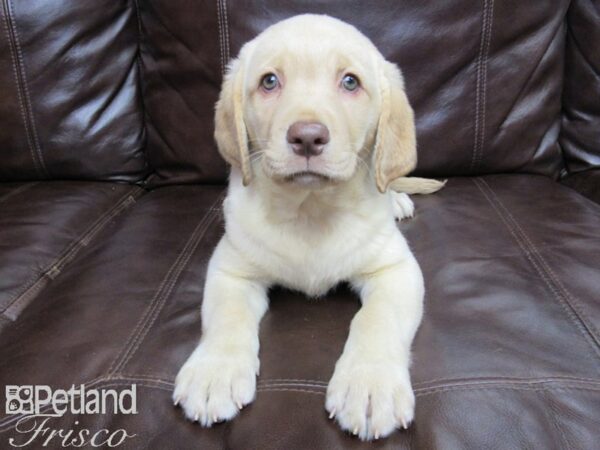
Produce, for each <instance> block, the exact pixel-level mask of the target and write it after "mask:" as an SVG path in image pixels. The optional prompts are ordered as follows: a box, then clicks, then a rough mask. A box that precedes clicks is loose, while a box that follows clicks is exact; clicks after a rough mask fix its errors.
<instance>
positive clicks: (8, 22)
mask: <svg viewBox="0 0 600 450" xmlns="http://www.w3.org/2000/svg"><path fill="white" fill-rule="evenodd" d="M3 7H4V27H5V30H6V39H7V41H8V44H9V47H10V58H11V62H12V71H13V76H14V78H15V84H16V85H17V98H18V99H19V106H20V112H21V119H22V120H23V126H24V128H25V137H26V138H27V146H28V147H29V154H30V155H31V160H32V161H33V166H34V167H35V170H36V172H37V173H38V175H41V169H40V167H39V164H38V161H37V159H36V157H35V152H34V150H33V145H32V142H31V135H30V134H29V122H27V117H26V115H25V107H24V105H23V93H22V92H21V80H20V78H19V72H18V68H17V51H16V48H15V45H14V37H13V36H14V35H13V31H12V17H11V12H10V10H9V6H8V0H4V2H3Z"/></svg>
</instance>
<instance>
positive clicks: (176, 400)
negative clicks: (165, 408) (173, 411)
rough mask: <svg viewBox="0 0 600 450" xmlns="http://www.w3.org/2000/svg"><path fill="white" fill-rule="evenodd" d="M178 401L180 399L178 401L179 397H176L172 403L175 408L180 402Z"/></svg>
mask: <svg viewBox="0 0 600 450" xmlns="http://www.w3.org/2000/svg"><path fill="white" fill-rule="evenodd" d="M180 400H181V399H180V398H179V397H177V398H176V399H175V400H174V401H173V405H175V406H177V405H179V401H180Z"/></svg>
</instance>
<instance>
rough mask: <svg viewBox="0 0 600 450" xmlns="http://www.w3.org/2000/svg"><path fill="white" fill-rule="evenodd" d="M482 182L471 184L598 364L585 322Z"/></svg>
mask: <svg viewBox="0 0 600 450" xmlns="http://www.w3.org/2000/svg"><path fill="white" fill-rule="evenodd" d="M482 182H483V180H479V179H473V183H475V185H476V186H477V187H478V189H479V190H480V191H481V193H482V194H483V196H484V197H485V198H486V200H487V201H488V202H489V203H490V205H491V206H492V208H493V209H494V211H495V212H496V214H497V215H498V216H499V217H500V219H501V220H502V222H503V223H504V225H505V226H506V227H507V228H508V230H509V231H510V233H511V235H512V236H513V237H514V239H515V240H516V241H517V244H518V245H519V247H520V248H521V250H522V252H523V254H524V255H525V256H526V258H527V260H528V261H529V262H530V263H531V265H532V266H533V267H534V269H535V270H536V272H537V273H538V275H539V276H540V278H541V279H542V280H543V281H544V283H545V284H546V286H547V287H548V289H549V290H550V292H551V293H552V294H553V295H554V297H555V298H556V299H557V300H558V303H559V305H560V306H561V307H562V309H563V311H564V312H565V313H566V315H567V317H568V318H569V319H571V322H572V323H573V324H574V325H575V327H576V328H577V329H578V330H579V332H580V333H581V335H582V336H583V338H584V339H585V341H586V342H587V343H588V344H589V345H590V347H591V348H592V349H593V350H594V353H595V354H596V359H595V361H596V364H598V357H599V356H600V351H599V349H598V347H597V345H595V342H594V341H593V336H592V335H591V334H589V333H588V331H587V330H586V329H585V322H583V321H582V320H581V318H580V317H579V316H578V315H577V313H576V312H575V310H573V309H572V307H570V304H569V302H568V301H566V299H565V298H564V296H562V295H561V293H560V292H559V291H558V290H557V288H556V286H554V284H553V283H552V280H551V279H549V278H548V277H549V275H548V274H547V273H546V272H545V271H544V269H543V267H541V266H540V265H539V263H538V262H537V260H536V258H535V257H534V256H535V255H534V254H533V251H532V250H530V249H529V248H528V245H527V243H526V242H524V241H523V240H522V238H521V237H519V234H518V233H517V231H516V230H515V229H514V227H513V225H511V223H510V222H508V221H507V219H506V218H505V216H504V215H503V214H502V212H501V211H500V210H499V209H498V206H497V205H496V203H495V202H494V200H493V199H492V198H491V197H489V196H488V194H487V193H486V192H485V190H484V189H483V187H482ZM485 186H487V187H488V189H490V191H491V188H489V186H488V185H487V183H486V184H485ZM491 192H492V193H493V191H491ZM505 210H506V209H505ZM511 217H512V216H511ZM513 220H514V219H513ZM590 338H592V340H590Z"/></svg>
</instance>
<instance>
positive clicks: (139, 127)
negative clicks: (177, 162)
mask: <svg viewBox="0 0 600 450" xmlns="http://www.w3.org/2000/svg"><path fill="white" fill-rule="evenodd" d="M0 26H1V27H2V33H0V95H1V97H2V101H0V123H1V124H2V126H1V127H0V152H1V153H2V163H1V164H0V180H3V181H7V180H37V179H56V178H62V179H64V178H71V179H73V178H75V179H94V180H126V181H138V180H140V179H142V178H143V177H144V176H145V173H146V172H147V170H148V167H147V163H146V159H145V156H144V149H143V146H144V142H145V135H144V127H143V115H142V101H141V97H140V89H139V80H138V78H139V70H138V62H137V53H138V20H137V16H136V12H135V8H134V6H133V0H118V1H115V0H93V1H90V0H86V1H82V0H60V1H57V0H2V2H1V6H0Z"/></svg>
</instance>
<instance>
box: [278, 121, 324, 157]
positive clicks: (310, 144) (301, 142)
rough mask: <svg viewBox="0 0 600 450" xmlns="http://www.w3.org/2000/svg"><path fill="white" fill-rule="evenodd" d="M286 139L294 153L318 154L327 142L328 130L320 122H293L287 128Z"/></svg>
mask: <svg viewBox="0 0 600 450" xmlns="http://www.w3.org/2000/svg"><path fill="white" fill-rule="evenodd" d="M287 141H288V143H289V144H290V146H291V147H292V150H293V151H294V153H295V154H296V155H300V156H305V157H307V158H310V157H311V156H318V155H320V154H321V153H323V149H324V148H325V145H326V144H327V143H328V142H329V130H328V129H327V127H326V126H325V125H323V124H322V123H320V122H295V123H293V124H292V125H291V126H290V127H289V128H288V131H287Z"/></svg>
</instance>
